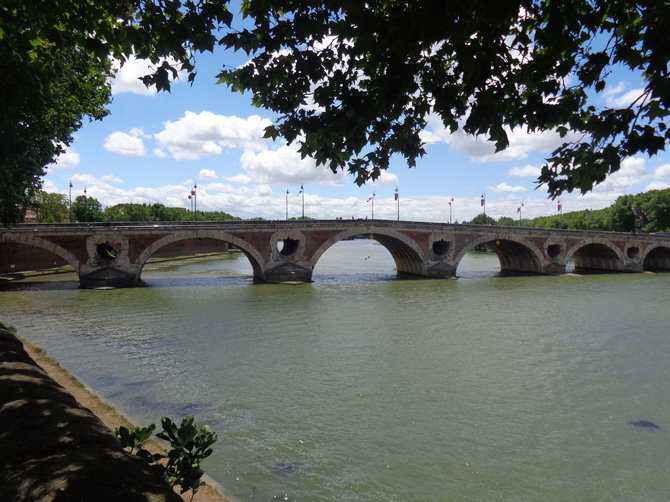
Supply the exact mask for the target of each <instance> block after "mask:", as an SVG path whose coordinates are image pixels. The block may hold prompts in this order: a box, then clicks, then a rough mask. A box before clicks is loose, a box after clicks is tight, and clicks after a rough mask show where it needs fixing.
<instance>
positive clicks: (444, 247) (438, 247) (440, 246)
mask: <svg viewBox="0 0 670 502" xmlns="http://www.w3.org/2000/svg"><path fill="white" fill-rule="evenodd" d="M449 245H450V243H449V242H448V241H445V240H439V241H435V242H433V253H434V254H435V255H436V256H444V255H446V254H447V253H448V252H449Z"/></svg>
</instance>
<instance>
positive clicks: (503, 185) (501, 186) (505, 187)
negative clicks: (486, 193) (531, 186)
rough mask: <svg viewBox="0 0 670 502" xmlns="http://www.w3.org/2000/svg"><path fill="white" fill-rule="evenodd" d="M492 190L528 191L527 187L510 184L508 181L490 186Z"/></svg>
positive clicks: (505, 191) (507, 191) (504, 191)
mask: <svg viewBox="0 0 670 502" xmlns="http://www.w3.org/2000/svg"><path fill="white" fill-rule="evenodd" d="M489 189H490V190H493V191H494V192H496V193H518V192H527V191H528V190H526V188H524V187H522V186H515V187H513V186H510V185H508V184H507V183H498V184H497V185H496V186H494V187H489Z"/></svg>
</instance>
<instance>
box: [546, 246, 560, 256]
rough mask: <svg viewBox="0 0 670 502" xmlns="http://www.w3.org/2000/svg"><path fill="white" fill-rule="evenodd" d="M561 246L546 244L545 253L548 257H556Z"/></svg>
mask: <svg viewBox="0 0 670 502" xmlns="http://www.w3.org/2000/svg"><path fill="white" fill-rule="evenodd" d="M561 250H562V247H561V245H560V244H550V245H549V246H547V255H548V256H549V258H558V256H559V255H560V254H561Z"/></svg>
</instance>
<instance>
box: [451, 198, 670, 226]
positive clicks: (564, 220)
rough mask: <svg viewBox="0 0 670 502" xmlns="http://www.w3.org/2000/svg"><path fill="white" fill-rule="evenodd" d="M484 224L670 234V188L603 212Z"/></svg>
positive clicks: (478, 221) (479, 221)
mask: <svg viewBox="0 0 670 502" xmlns="http://www.w3.org/2000/svg"><path fill="white" fill-rule="evenodd" d="M464 223H474V224H483V223H484V215H483V214H479V215H477V216H476V217H475V218H473V219H472V220H471V221H470V222H464ZM486 224H491V225H503V226H516V225H521V226H524V227H535V228H559V229H571V230H604V231H612V232H670V189H665V190H650V191H648V192H643V193H639V194H636V195H622V196H620V197H618V198H617V199H616V201H614V204H612V205H611V206H610V207H606V208H604V209H596V210H585V211H571V212H568V213H565V214H556V215H553V216H540V217H538V218H533V219H522V220H521V221H517V220H513V219H512V218H509V217H506V216H502V217H500V218H499V219H498V220H497V221H496V220H495V219H493V218H490V217H489V216H487V217H486Z"/></svg>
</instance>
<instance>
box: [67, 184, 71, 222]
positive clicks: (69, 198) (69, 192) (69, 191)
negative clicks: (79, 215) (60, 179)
mask: <svg viewBox="0 0 670 502" xmlns="http://www.w3.org/2000/svg"><path fill="white" fill-rule="evenodd" d="M68 201H69V213H70V217H69V220H68V222H69V223H72V180H70V188H69V190H68Z"/></svg>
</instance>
